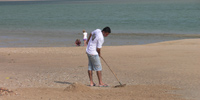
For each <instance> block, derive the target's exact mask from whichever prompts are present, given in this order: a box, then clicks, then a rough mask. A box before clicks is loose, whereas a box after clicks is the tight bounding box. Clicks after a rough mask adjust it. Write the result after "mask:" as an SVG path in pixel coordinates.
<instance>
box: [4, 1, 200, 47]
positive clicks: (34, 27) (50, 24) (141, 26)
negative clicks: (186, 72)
mask: <svg viewBox="0 0 200 100" xmlns="http://www.w3.org/2000/svg"><path fill="white" fill-rule="evenodd" d="M199 5H200V1H197V0H191V1H190V2H188V1H184V0H169V1H162V0H123V1H122V0H117V1H114V0H103V1H99V0H84V1H83V0H76V1H74V0H52V1H29V2H0V14H1V15H0V39H1V43H0V46H1V47H13V46H14V47H15V46H16V47H30V46H36V47H37V46H74V41H75V39H77V38H79V39H82V34H81V31H82V30H83V29H86V31H87V32H91V31H92V30H94V29H96V28H100V29H102V28H103V27H105V26H110V27H111V29H112V33H114V35H111V36H109V37H108V38H107V40H106V42H105V45H135V44H147V43H154V42H159V41H168V40H174V39H175V40H176V39H184V38H191V36H187V37H186V36H175V35H173V34H180V35H182V34H183V35H184V34H189V35H192V38H199V36H198V34H200V18H199V16H200V13H199V12H200V6H199ZM119 33H120V34H119ZM123 33H125V34H123ZM127 33H128V34H127ZM136 33H137V34H136ZM130 34H132V35H130ZM140 34H142V35H140ZM149 34H151V35H149ZM163 34H171V35H167V36H166V35H163ZM193 34H195V35H197V37H194V35H193Z"/></svg>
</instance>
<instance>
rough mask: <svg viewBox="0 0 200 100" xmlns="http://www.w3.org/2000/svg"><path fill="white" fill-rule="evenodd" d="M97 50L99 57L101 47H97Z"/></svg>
mask: <svg viewBox="0 0 200 100" xmlns="http://www.w3.org/2000/svg"><path fill="white" fill-rule="evenodd" d="M97 52H98V54H99V57H101V48H97Z"/></svg>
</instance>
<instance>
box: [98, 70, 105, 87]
mask: <svg viewBox="0 0 200 100" xmlns="http://www.w3.org/2000/svg"><path fill="white" fill-rule="evenodd" d="M97 77H98V79H99V85H104V83H103V82H102V74H101V71H97Z"/></svg>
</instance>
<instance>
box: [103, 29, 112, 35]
mask: <svg viewBox="0 0 200 100" xmlns="http://www.w3.org/2000/svg"><path fill="white" fill-rule="evenodd" d="M102 33H103V36H104V37H107V36H108V35H109V34H110V33H111V29H110V27H105V28H104V29H103V30H102Z"/></svg>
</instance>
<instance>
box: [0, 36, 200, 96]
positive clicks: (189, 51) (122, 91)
mask: <svg viewBox="0 0 200 100" xmlns="http://www.w3.org/2000/svg"><path fill="white" fill-rule="evenodd" d="M199 49H200V39H185V40H177V41H167V42H161V43H154V44H147V45H135V46H104V47H103V48H102V56H103V57H104V59H105V60H106V61H107V63H108V64H109V65H110V67H111V68H112V69H113V71H114V72H115V73H117V76H118V77H119V79H120V81H121V82H122V83H126V84H127V86H126V87H123V88H113V87H112V86H115V85H118V84H119V83H118V82H117V81H116V79H115V78H114V76H113V75H112V74H111V72H110V71H109V69H108V67H107V66H106V65H105V64H104V63H103V62H102V65H103V81H104V83H106V84H108V85H109V86H110V87H108V88H102V87H101V88H100V87H89V86H87V85H88V84H89V80H88V76H87V63H88V61H87V56H86V54H85V47H47V48H0V63H1V66H0V73H1V74H0V87H4V88H8V89H11V90H12V91H13V92H15V93H17V95H13V94H11V95H3V96H0V100H27V99H28V100H38V99H44V100H57V99H59V100H66V99H71V100H78V99H87V100H88V99H97V100H100V99H109V100H121V99H124V100H131V99H134V100H146V99H148V100H185V99H189V100H190V99H194V100H198V98H200V96H199V95H200V87H199V84H200V73H199V71H200V68H199V65H200V62H199V59H200V51H199ZM94 81H95V82H96V83H98V81H97V77H96V74H95V73H94ZM75 82H78V83H77V84H75V85H74V84H72V83H75ZM73 85H74V86H73ZM71 86H73V87H72V88H70V89H69V88H66V87H71Z"/></svg>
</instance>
